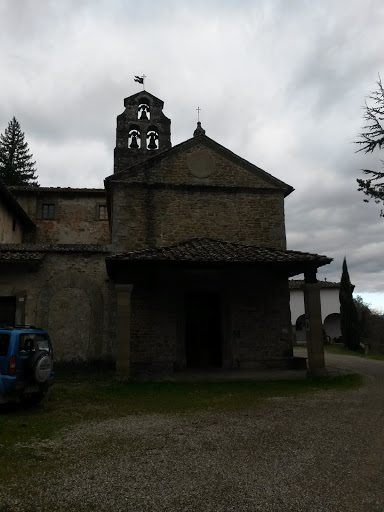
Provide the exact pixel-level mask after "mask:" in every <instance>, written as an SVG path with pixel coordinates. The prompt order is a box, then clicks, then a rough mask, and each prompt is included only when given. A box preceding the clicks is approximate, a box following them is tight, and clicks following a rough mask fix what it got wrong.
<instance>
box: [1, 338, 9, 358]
mask: <svg viewBox="0 0 384 512" xmlns="http://www.w3.org/2000/svg"><path fill="white" fill-rule="evenodd" d="M8 345H9V334H0V356H6V355H7V354H8Z"/></svg>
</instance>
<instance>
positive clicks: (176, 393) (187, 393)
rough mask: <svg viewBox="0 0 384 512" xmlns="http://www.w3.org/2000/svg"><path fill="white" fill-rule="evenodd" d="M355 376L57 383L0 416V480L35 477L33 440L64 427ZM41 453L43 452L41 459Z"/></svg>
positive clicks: (240, 401) (223, 406)
mask: <svg viewBox="0 0 384 512" xmlns="http://www.w3.org/2000/svg"><path fill="white" fill-rule="evenodd" d="M361 383H362V380H361V378H360V376H359V375H346V376H339V377H333V378H317V379H316V378H308V379H306V380H300V381H292V380H290V381H273V382H260V381H259V382H257V381H247V382H243V381H242V382H210V383H201V382H199V383H181V382H178V383H173V382H122V381H119V380H117V379H115V378H114V377H113V376H112V375H105V374H104V375H102V374H93V375H92V374H91V373H87V375H86V378H83V376H82V375H76V376H72V377H68V375H63V376H62V377H59V378H58V379H57V382H56V383H55V385H54V386H53V388H52V389H51V391H50V394H49V396H48V399H46V400H45V401H44V402H43V403H42V404H40V405H38V406H34V407H30V408H28V409H25V408H21V407H20V406H11V407H7V408H3V409H2V410H1V412H0V458H1V460H2V463H1V465H0V482H2V484H4V485H6V483H7V482H11V481H13V479H14V478H15V475H17V474H18V473H19V470H20V467H23V472H24V474H25V475H26V474H31V476H33V475H35V473H36V475H37V474H38V473H39V471H40V470H39V467H40V468H42V467H47V464H48V462H49V465H52V468H54V467H55V464H57V461H56V462H54V461H48V460H47V461H45V463H44V464H43V465H42V464H40V462H41V461H40V459H39V458H41V456H42V455H41V453H40V451H39V450H36V449H35V448H34V447H35V442H38V441H43V440H47V439H49V438H53V437H56V436H58V435H60V432H62V431H63V430H65V429H68V428H71V427H75V426H77V425H80V424H82V423H85V422H87V421H102V420H105V419H110V418H119V417H123V416H128V415H139V414H177V413H190V414H193V413H195V412H197V411H211V412H226V411H236V410H241V409H246V408H249V407H257V404H258V403H259V402H260V401H261V400H264V399H266V398H270V397H284V396H287V397H288V396H299V395H302V394H303V393H313V392H316V391H321V390H328V389H338V390H346V389H353V388H357V387H359V386H360V385H361ZM44 456H45V455H44V454H43V457H44Z"/></svg>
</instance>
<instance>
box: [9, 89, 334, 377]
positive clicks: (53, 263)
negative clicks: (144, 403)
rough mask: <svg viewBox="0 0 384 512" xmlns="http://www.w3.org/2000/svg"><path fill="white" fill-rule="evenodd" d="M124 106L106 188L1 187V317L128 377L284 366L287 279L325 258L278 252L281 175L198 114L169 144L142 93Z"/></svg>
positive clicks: (156, 108)
mask: <svg viewBox="0 0 384 512" xmlns="http://www.w3.org/2000/svg"><path fill="white" fill-rule="evenodd" d="M124 106H125V110H124V112H123V113H122V114H120V115H119V116H118V117H117V130H116V148H115V152H114V155H115V165H114V171H115V172H114V174H113V175H112V176H109V177H107V178H106V180H105V190H104V189H70V188H43V187H41V188H23V187H17V188H16V187H12V189H11V194H10V191H8V190H6V189H5V188H4V187H3V188H1V189H0V194H3V195H4V197H7V202H6V204H4V208H3V207H2V208H1V210H0V235H1V245H0V316H1V314H2V308H3V310H4V311H5V310H6V311H7V313H6V316H4V318H6V319H7V321H9V320H8V318H9V316H10V311H11V314H13V313H12V307H14V316H13V318H14V319H15V321H16V322H17V323H33V324H37V325H39V326H41V327H44V328H46V329H48V330H49V332H50V334H51V336H52V339H53V343H54V347H55V358H56V360H57V361H59V362H60V361H62V362H66V363H84V362H92V361H114V362H116V368H117V372H118V373H119V374H121V375H125V376H135V375H147V376H153V375H159V374H167V375H169V374H171V373H172V372H174V371H182V370H183V369H185V368H188V367H189V368H190V367H199V368H208V367H221V368H244V367H247V368H250V367H259V366H282V365H285V364H287V362H289V361H290V360H291V359H292V336H291V331H290V329H291V320H290V311H289V290H288V277H289V276H292V275H296V274H298V273H301V272H307V273H308V272H309V274H308V275H311V276H313V275H315V273H316V269H317V267H318V266H320V265H324V264H326V263H327V262H329V261H330V260H329V259H327V258H326V257H320V256H318V255H308V254H306V253H298V252H296V253H294V252H293V251H286V237H285V223H284V198H285V197H286V196H287V195H288V194H289V193H291V192H292V190H293V189H292V187H290V186H289V185H287V184H286V183H284V182H282V181H280V180H278V179H276V178H274V177H273V176H271V175H270V174H268V173H267V172H265V171H263V170H262V169H260V168H258V167H257V166H255V165H253V164H251V163H250V162H247V161H246V160H244V159H242V158H241V157H239V156H237V155H235V154H234V153H232V152H231V151H229V150H228V149H226V148H224V147H223V146H221V145H220V144H218V143H216V142H215V141H213V140H211V139H210V138H209V137H207V136H206V135H205V131H204V130H203V129H202V128H201V125H200V123H198V128H197V129H196V130H195V133H194V137H192V138H191V139H189V140H187V141H185V142H184V143H181V144H179V145H178V146H175V147H172V146H171V139H170V134H171V131H170V120H169V119H168V118H167V117H166V116H165V115H164V114H163V112H162V108H163V102H162V101H161V100H159V99H158V98H156V97H155V96H153V95H151V94H149V93H147V92H146V91H143V92H142V93H138V94H135V95H133V96H131V97H129V98H126V99H125V100H124ZM15 216H16V217H15ZM11 218H12V219H14V218H16V219H17V222H20V226H21V228H20V231H16V232H14V233H13V234H12V233H11V232H10V227H9V226H10V219H11ZM16 225H17V224H16ZM1 233H2V234H1ZM189 241H190V242H191V244H192V245H188V244H187V245H185V243H186V242H188V243H189ZM194 241H195V242H194ZM172 247H176V249H177V250H176V249H175V250H173V249H172ZM186 247H189V249H188V248H187V249H186ZM257 247H258V248H260V250H259V249H257V250H254V251H251V252H252V255H250V249H252V248H257ZM163 248H164V251H165V252H164V253H157V252H156V250H158V249H163ZM192 248H193V250H192ZM262 248H264V249H262ZM151 250H155V252H154V253H153V254H152V253H148V252H147V251H151ZM141 251H144V253H142V252H141ZM148 255H149V256H148ZM147 256H148V257H147ZM159 258H160V259H159ZM161 258H163V260H162V259H161ZM1 321H4V320H2V319H1V318H0V323H1Z"/></svg>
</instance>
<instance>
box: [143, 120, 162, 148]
mask: <svg viewBox="0 0 384 512" xmlns="http://www.w3.org/2000/svg"><path fill="white" fill-rule="evenodd" d="M146 144H147V149H150V150H154V149H159V130H158V129H157V126H153V125H152V126H149V127H148V130H147V136H146Z"/></svg>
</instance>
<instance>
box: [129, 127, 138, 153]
mask: <svg viewBox="0 0 384 512" xmlns="http://www.w3.org/2000/svg"><path fill="white" fill-rule="evenodd" d="M128 148H129V149H140V148H141V133H140V127H139V126H138V125H137V124H131V126H130V127H129V131H128Z"/></svg>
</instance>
